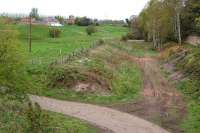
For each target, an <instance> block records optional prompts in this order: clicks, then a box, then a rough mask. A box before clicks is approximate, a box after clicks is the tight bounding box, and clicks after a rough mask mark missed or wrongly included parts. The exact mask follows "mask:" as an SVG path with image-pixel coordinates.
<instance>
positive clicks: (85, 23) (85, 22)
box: [75, 17, 93, 26]
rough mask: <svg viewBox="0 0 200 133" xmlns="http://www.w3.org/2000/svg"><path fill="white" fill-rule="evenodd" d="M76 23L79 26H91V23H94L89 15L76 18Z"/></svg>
mask: <svg viewBox="0 0 200 133" xmlns="http://www.w3.org/2000/svg"><path fill="white" fill-rule="evenodd" d="M75 23H76V24H77V25H78V26H89V25H91V24H93V22H92V20H91V19H89V18H87V17H82V18H78V17H77V18H76V20H75Z"/></svg>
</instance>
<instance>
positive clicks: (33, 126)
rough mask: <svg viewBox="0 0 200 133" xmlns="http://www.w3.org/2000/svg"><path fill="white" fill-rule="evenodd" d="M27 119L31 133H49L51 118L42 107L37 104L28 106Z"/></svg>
mask: <svg viewBox="0 0 200 133" xmlns="http://www.w3.org/2000/svg"><path fill="white" fill-rule="evenodd" d="M26 117H27V120H28V124H29V131H30V132H32V133H42V132H45V131H46V132H47V131H48V128H49V127H50V117H49V115H48V114H46V113H44V112H43V111H42V110H41V108H40V106H39V105H38V104H37V103H35V104H34V105H33V104H32V103H29V104H28V108H27V110H26Z"/></svg>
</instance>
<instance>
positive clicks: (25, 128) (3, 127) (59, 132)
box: [0, 106, 98, 133]
mask: <svg viewBox="0 0 200 133" xmlns="http://www.w3.org/2000/svg"><path fill="white" fill-rule="evenodd" d="M10 107H12V108H14V107H13V106H10ZM15 108H20V106H15ZM20 111H21V112H20ZM44 113H46V114H47V115H48V116H49V118H48V119H49V120H50V123H49V124H48V125H49V126H48V129H46V130H47V131H44V132H43V133H45V132H46V133H66V132H69V133H97V132H98V131H97V129H95V128H94V127H91V126H90V125H88V124H87V123H85V122H83V121H80V120H78V119H75V118H72V117H68V116H64V115H61V114H58V113H52V112H44ZM0 132H1V133H30V129H29V124H28V123H27V117H26V114H24V113H23V110H20V109H18V110H17V109H16V110H15V111H13V110H8V109H6V111H1V110H0Z"/></svg>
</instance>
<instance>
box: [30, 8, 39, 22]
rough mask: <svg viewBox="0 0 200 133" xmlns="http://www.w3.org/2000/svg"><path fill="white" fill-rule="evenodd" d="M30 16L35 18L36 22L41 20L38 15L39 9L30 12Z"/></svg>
mask: <svg viewBox="0 0 200 133" xmlns="http://www.w3.org/2000/svg"><path fill="white" fill-rule="evenodd" d="M30 16H31V17H32V18H35V19H36V20H38V19H39V14H38V9H37V8H32V9H31V12H30Z"/></svg>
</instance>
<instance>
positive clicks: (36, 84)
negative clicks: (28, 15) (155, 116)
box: [0, 25, 127, 133]
mask: <svg viewBox="0 0 200 133" xmlns="http://www.w3.org/2000/svg"><path fill="white" fill-rule="evenodd" d="M85 28H86V27H80V26H68V25H67V26H64V27H63V28H62V34H61V37H60V38H57V39H53V38H50V37H49V27H47V26H40V25H37V26H36V25H34V26H33V31H32V52H31V53H29V52H28V42H27V32H28V31H27V29H28V27H27V26H26V25H0V30H2V29H6V30H17V31H18V32H19V35H18V38H19V41H20V43H21V46H22V51H21V54H23V55H24V57H25V58H26V59H27V60H28V61H30V60H41V62H42V68H45V69H40V65H38V64H35V65H33V64H27V65H26V67H25V72H23V74H22V75H23V76H24V78H23V79H25V81H23V82H22V81H19V82H18V80H17V86H20V87H22V88H26V90H27V89H28V88H29V89H28V91H25V93H34V92H35V91H36V90H38V91H37V92H40V93H41V92H42V93H41V94H43V95H45V94H46V95H50V94H52V95H54V96H55V95H57V96H58V97H62V96H64V97H67V96H70V97H73V96H74V95H73V94H74V92H72V93H69V91H67V90H66V89H59V88H57V89H55V90H50V89H47V88H48V86H47V83H48V82H47V80H45V78H46V76H47V75H46V74H47V73H48V72H51V68H49V66H48V64H50V63H51V62H52V61H54V60H55V59H57V58H59V57H60V56H63V55H67V54H69V53H72V52H73V51H75V50H77V49H80V48H87V47H89V46H90V45H91V44H92V43H94V42H95V41H97V40H98V39H113V38H119V37H120V36H121V35H122V34H125V33H126V31H127V28H124V27H122V26H112V25H102V26H98V27H97V29H98V31H97V32H96V33H94V34H93V35H92V36H88V35H87V34H86V32H85ZM22 67H23V66H22ZM32 68H33V69H32ZM19 80H20V79H19ZM45 88H46V89H45ZM47 91H48V92H47ZM18 93H19V92H18V91H17V90H13V93H8V94H7V93H6V94H5V93H4V92H1V90H0V132H3V133H4V132H5V133H7V132H9V133H16V132H17V133H18V132H19V133H21V132H29V130H30V128H29V126H30V124H29V123H28V120H27V116H26V114H25V112H24V111H25V110H26V109H27V108H26V104H27V102H26V101H21V100H22V99H24V98H23V97H24V94H18ZM61 93H62V95H61ZM93 97H95V96H93ZM76 98H77V99H78V98H79V95H76V97H74V98H73V99H76ZM87 98H89V96H87ZM84 99H85V98H84ZM96 99H97V98H96ZM101 99H103V98H101ZM107 101H108V100H107ZM24 104H25V105H24ZM47 114H49V116H50V119H51V122H50V125H49V128H56V129H57V130H56V132H59V133H62V132H63V133H64V132H66V131H68V132H71V133H96V132H98V131H97V130H96V129H94V128H93V127H91V126H89V125H88V124H86V123H85V122H82V121H80V120H77V119H74V118H69V117H66V116H62V115H59V114H55V113H49V112H47ZM41 121H42V119H41ZM47 132H49V131H47ZM51 132H52V131H51Z"/></svg>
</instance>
